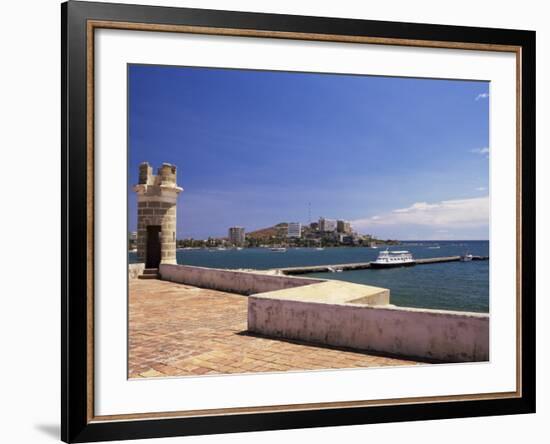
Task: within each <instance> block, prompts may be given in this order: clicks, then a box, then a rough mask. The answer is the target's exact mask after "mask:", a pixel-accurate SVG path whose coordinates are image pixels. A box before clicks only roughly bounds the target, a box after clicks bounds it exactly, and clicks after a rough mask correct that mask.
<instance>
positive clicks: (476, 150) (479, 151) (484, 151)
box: [470, 146, 489, 154]
mask: <svg viewBox="0 0 550 444" xmlns="http://www.w3.org/2000/svg"><path fill="white" fill-rule="evenodd" d="M470 152H471V153H475V154H489V147H486V146H484V147H483V148H474V149H472V150H470Z"/></svg>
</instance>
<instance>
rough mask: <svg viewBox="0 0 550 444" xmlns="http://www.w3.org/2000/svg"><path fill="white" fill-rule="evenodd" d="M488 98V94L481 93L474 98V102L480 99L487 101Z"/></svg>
mask: <svg viewBox="0 0 550 444" xmlns="http://www.w3.org/2000/svg"><path fill="white" fill-rule="evenodd" d="M487 98H489V93H481V94H478V95H477V97H476V102H477V101H478V100H481V99H487Z"/></svg>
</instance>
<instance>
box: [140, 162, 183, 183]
mask: <svg viewBox="0 0 550 444" xmlns="http://www.w3.org/2000/svg"><path fill="white" fill-rule="evenodd" d="M176 183H177V167H176V165H172V164H170V163H163V164H162V166H161V167H159V168H158V170H157V174H156V175H155V174H153V168H152V167H151V165H149V162H143V163H141V164H140V165H139V180H138V185H152V186H163V187H167V186H173V187H176V188H177V185H176Z"/></svg>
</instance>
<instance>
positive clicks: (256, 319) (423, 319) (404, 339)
mask: <svg viewBox="0 0 550 444" xmlns="http://www.w3.org/2000/svg"><path fill="white" fill-rule="evenodd" d="M248 330H249V331H251V332H255V333H260V334H262V335H266V336H274V337H282V338H287V339H295V340H301V341H306V342H313V343H319V344H326V345H333V346H341V347H350V348H355V349H361V350H370V351H377V352H382V353H389V354H392V355H399V356H409V357H416V358H423V359H434V360H440V361H445V362H466V361H487V360H488V359H489V316H488V315H485V314H478V313H462V312H452V311H440V310H422V309H414V308H399V307H374V306H365V305H357V304H327V303H315V302H301V301H292V300H283V299H272V298H268V297H262V296H261V295H256V296H250V297H249V298H248Z"/></svg>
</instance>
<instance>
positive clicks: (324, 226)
mask: <svg viewBox="0 0 550 444" xmlns="http://www.w3.org/2000/svg"><path fill="white" fill-rule="evenodd" d="M336 227H337V223H336V221H335V220H334V219H325V218H324V217H321V218H320V219H319V231H324V232H331V231H336Z"/></svg>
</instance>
